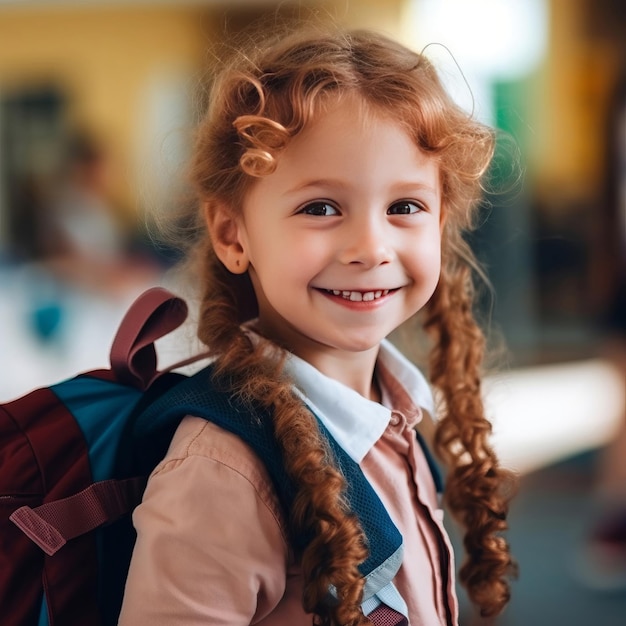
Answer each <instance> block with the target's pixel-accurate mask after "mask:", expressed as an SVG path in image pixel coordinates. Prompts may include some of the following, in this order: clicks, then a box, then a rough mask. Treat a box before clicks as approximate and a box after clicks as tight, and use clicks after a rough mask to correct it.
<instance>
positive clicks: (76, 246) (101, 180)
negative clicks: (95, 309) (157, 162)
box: [40, 132, 157, 293]
mask: <svg viewBox="0 0 626 626" xmlns="http://www.w3.org/2000/svg"><path fill="white" fill-rule="evenodd" d="M111 176H112V170H111V163H110V161H109V158H108V154H107V152H106V149H105V147H104V146H103V145H102V144H101V143H99V142H98V141H97V140H96V139H94V138H93V137H92V136H90V135H89V134H88V133H85V132H78V133H75V134H74V135H72V136H71V137H70V138H69V140H68V143H67V149H66V159H65V162H64V163H63V165H62V168H61V173H60V176H59V178H58V181H57V184H56V185H55V186H54V188H53V189H52V191H51V194H50V198H49V203H48V206H47V207H46V210H45V211H44V213H43V215H42V216H41V218H42V224H41V226H42V228H41V231H40V237H41V248H40V249H41V250H42V253H43V261H44V263H45V265H46V267H47V268H48V269H49V270H50V271H51V272H52V274H53V275H54V276H56V277H58V278H59V279H61V280H62V281H64V282H69V283H72V284H74V285H76V286H78V287H79V288H89V289H96V290H104V291H107V292H111V293H115V292H118V291H124V290H125V289H127V288H128V287H129V286H132V285H133V283H140V284H143V283H149V282H150V281H151V279H152V278H153V276H154V275H155V272H156V269H157V268H156V265H155V263H154V262H153V261H152V259H151V258H150V257H149V256H148V255H147V254H141V255H138V254H135V253H132V246H133V236H134V233H133V232H132V231H131V230H130V229H128V228H126V227H125V224H124V222H123V220H122V219H121V216H120V211H119V210H118V209H117V207H116V206H115V204H114V203H113V201H112V199H111V194H110V187H111Z"/></svg>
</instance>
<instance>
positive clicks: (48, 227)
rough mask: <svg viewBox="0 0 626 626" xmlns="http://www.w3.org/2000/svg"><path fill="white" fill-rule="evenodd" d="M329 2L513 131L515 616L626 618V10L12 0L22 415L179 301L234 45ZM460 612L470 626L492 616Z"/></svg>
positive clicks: (5, 23) (9, 110)
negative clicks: (188, 217)
mask: <svg viewBox="0 0 626 626" xmlns="http://www.w3.org/2000/svg"><path fill="white" fill-rule="evenodd" d="M311 10H313V11H319V12H321V13H330V14H331V15H333V16H334V17H335V18H336V19H338V20H339V21H341V22H344V23H346V24H348V25H350V26H354V27H371V28H376V29H378V30H382V31H384V32H386V33H388V34H389V35H391V36H393V37H395V38H398V39H400V40H402V41H403V42H404V43H405V44H407V45H408V46H410V47H413V48H414V49H416V50H422V49H424V48H425V47H426V46H428V47H427V48H426V54H427V55H428V56H429V57H430V58H431V59H433V61H434V62H435V64H436V65H437V66H438V67H439V69H440V71H441V74H442V77H443V78H444V80H445V82H446V84H447V85H448V87H449V89H450V90H451V92H452V93H453V94H454V96H455V98H457V99H458V101H459V103H460V104H461V105H462V106H464V107H466V108H468V109H469V110H473V111H474V112H475V113H476V114H477V115H478V116H479V117H480V118H481V119H483V120H484V121H486V122H488V123H490V124H492V125H494V126H496V127H498V128H499V129H501V130H502V131H503V136H508V137H510V138H512V139H513V142H510V141H508V142H507V141H503V142H501V144H500V148H499V150H498V156H497V159H496V166H495V168H494V176H495V177H496V179H499V180H500V182H503V183H504V184H503V185H502V186H501V189H506V190H508V191H506V192H500V193H496V194H492V196H490V197H486V199H485V200H486V203H485V210H484V215H483V218H482V223H481V227H480V228H479V230H478V231H477V233H476V234H475V235H474V236H473V244H474V246H475V248H476V251H477V253H478V256H479V258H480V259H481V261H482V262H483V264H484V266H485V268H486V270H487V272H488V274H489V277H490V279H491V281H492V283H493V287H494V293H495V296H494V297H493V298H489V297H487V298H486V299H485V303H484V305H483V309H484V310H483V313H484V315H485V317H486V318H487V319H488V320H489V321H490V323H491V326H492V328H493V329H494V331H493V336H494V337H496V338H497V337H500V336H501V338H502V339H503V340H504V342H505V344H506V346H507V352H506V358H505V359H504V361H503V362H502V359H501V362H500V367H499V369H498V370H497V371H496V372H495V373H494V374H492V375H490V376H489V377H488V379H487V381H486V384H485V400H486V403H487V407H488V410H489V414H490V416H491V417H492V419H493V422H494V445H495V446H496V448H497V449H498V451H499V453H500V454H501V456H502V459H503V462H504V464H506V465H507V466H509V467H511V468H513V469H515V470H517V471H518V472H519V473H520V475H521V485H520V493H519V496H518V498H517V500H516V501H515V504H514V506H513V510H512V512H511V527H512V530H511V532H510V535H509V539H510V542H511V544H512V548H513V551H514V553H515V555H516V556H517V558H518V560H519V563H520V569H521V574H520V577H519V580H518V581H517V582H516V583H515V584H514V588H513V600H512V602H511V605H510V607H509V608H508V609H507V611H506V612H505V614H504V615H503V616H502V617H500V618H499V619H498V620H497V621H496V622H495V623H497V624H499V625H501V626H522V625H523V626H528V624H533V625H535V626H543V625H546V626H548V625H549V626H554V625H560V624H568V625H569V626H577V625H583V624H584V625H587V624H589V623H595V624H598V625H599V626H612V625H617V624H620V625H621V624H624V623H626V513H625V511H626V409H625V407H626V391H625V387H626V305H625V292H626V55H625V53H626V4H624V3H623V2H622V1H621V0H472V1H469V2H468V1H466V0H325V1H322V0H319V1H315V0H308V1H306V0H300V1H298V2H296V1H293V2H290V1H288V0H283V1H282V2H280V3H279V2H273V1H272V0H257V1H254V0H247V1H246V0H230V1H228V2H227V1H226V0H224V1H220V0H169V1H168V0H145V1H141V0H82V1H80V2H78V1H76V2H70V1H62V0H59V1H56V0H45V1H44V0H41V1H36V0H13V1H11V0H0V357H1V360H0V363H1V364H0V401H5V400H8V399H10V398H12V397H16V396H18V395H20V394H22V393H24V392H25V391H27V390H29V389H31V388H33V387H35V386H38V385H44V384H50V383H52V382H55V381H57V380H59V379H61V378H63V377H66V376H69V375H72V374H74V373H76V372H77V371H80V370H84V369H92V368H94V367H99V366H102V365H106V364H107V361H108V349H109V346H110V342H111V338H112V336H113V333H114V331H115V328H116V326H117V324H118V322H119V320H120V319H121V316H122V314H123V312H124V309H125V307H126V306H127V305H128V304H129V303H130V302H131V301H132V300H133V299H134V297H135V296H136V295H137V294H138V293H139V292H140V291H142V290H143V289H144V288H146V287H148V286H152V285H155V284H169V285H170V286H172V285H173V286H174V288H175V287H176V283H175V279H174V278H172V277H171V273H170V269H171V268H172V267H173V266H174V264H175V262H176V260H177V256H176V253H175V252H174V251H173V250H171V249H170V248H169V247H168V246H167V245H165V244H164V243H159V242H158V241H156V240H155V239H154V238H152V237H151V236H150V231H151V225H152V224H153V223H154V222H155V221H156V220H158V219H159V218H160V217H167V216H168V215H170V214H171V213H172V212H174V211H176V210H177V209H178V208H179V207H180V205H181V203H184V202H186V201H187V200H186V198H185V194H186V191H187V189H186V187H185V184H184V165H185V162H186V159H187V157H188V155H189V149H190V141H191V139H192V136H193V128H194V124H195V122H196V121H197V119H198V116H199V115H200V113H201V102H202V93H203V92H202V87H203V85H204V83H205V80H206V78H207V76H209V75H210V72H211V67H212V64H213V63H214V60H215V59H214V56H213V54H214V52H213V51H214V49H215V44H216V43H218V42H220V41H228V39H229V37H230V36H232V34H233V33H236V32H237V31H239V30H240V29H242V28H244V27H246V25H248V24H249V23H250V22H252V21H255V20H257V19H258V18H259V17H262V16H264V15H275V14H277V13H278V14H279V15H281V16H282V17H283V18H285V19H289V18H290V17H293V16H295V17H297V16H298V15H300V14H302V13H303V12H305V11H311ZM512 145H515V146H516V148H515V149H512V148H511V146H512ZM509 183H510V184H509ZM495 343H497V341H496V340H494V344H495ZM169 349H170V350H171V351H172V352H174V353H175V352H176V351H177V347H176V346H170V347H169ZM167 350H168V348H167V347H166V348H165V349H164V351H165V354H166V356H167ZM461 600H462V605H463V606H462V621H461V624H462V625H463V626H465V625H467V624H483V623H486V622H483V621H481V620H480V619H478V618H477V617H476V616H474V615H473V614H472V611H471V610H470V608H469V607H468V606H467V603H466V602H465V600H464V598H463V596H462V597H461Z"/></svg>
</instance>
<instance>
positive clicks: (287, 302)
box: [237, 99, 441, 364]
mask: <svg viewBox="0 0 626 626" xmlns="http://www.w3.org/2000/svg"><path fill="white" fill-rule="evenodd" d="M357 104H358V103H356V102H355V101H354V100H351V99H345V100H343V101H341V102H340V103H339V104H338V105H337V106H336V107H335V108H332V109H330V110H329V111H328V112H327V113H326V114H324V115H321V116H320V117H319V118H318V119H317V120H316V121H315V122H313V123H311V124H310V126H309V127H308V128H306V129H305V130H304V131H303V132H302V133H301V134H300V135H298V136H297V137H295V138H294V139H293V140H291V142H290V143H289V144H288V146H287V148H286V149H285V150H284V151H283V152H282V153H281V155H280V156H279V157H278V161H277V168H276V170H275V171H274V172H273V173H272V174H270V175H268V176H265V177H263V178H260V179H259V180H258V181H256V182H255V183H254V184H253V186H252V188H251V189H250V191H249V192H248V194H247V195H246V197H245V199H244V203H243V211H242V214H241V217H240V218H239V219H238V221H237V238H238V243H239V244H240V246H241V248H242V249H243V252H244V255H245V258H246V260H247V261H248V262H249V264H250V265H249V272H250V276H251V279H252V283H253V285H254V290H255V293H256V297H257V300H258V305H259V324H260V327H261V330H262V331H263V332H264V333H265V334H267V335H268V336H270V337H272V338H274V339H275V340H277V341H278V342H279V343H280V344H282V345H284V346H286V347H287V348H289V349H290V350H291V351H293V352H294V353H295V354H297V355H298V356H300V357H302V358H304V359H306V360H308V361H309V362H312V363H314V364H315V362H316V360H318V359H319V358H321V357H323V356H324V354H328V353H329V352H333V353H335V354H336V355H338V352H337V351H339V352H344V353H345V352H349V353H358V352H361V351H367V350H372V349H377V348H378V345H379V343H380V341H381V340H382V339H383V338H384V337H386V336H387V335H388V334H389V333H390V332H391V331H392V330H394V329H395V328H397V327H398V326H399V325H400V324H401V323H402V322H404V321H405V320H407V319H408V318H409V317H411V316H412V315H413V314H414V313H416V312H417V311H419V310H420V309H421V308H422V307H423V306H424V304H425V303H426V302H427V301H428V300H429V298H430V297H431V295H432V293H433V291H434V289H435V287H436V285H437V281H438V279H439V272H440V254H441V190H440V182H439V168H438V165H437V163H436V162H435V161H434V160H433V159H432V158H430V157H428V156H426V154H424V153H422V152H421V151H420V150H419V149H418V148H417V147H416V146H415V144H414V143H413V142H412V141H411V139H410V137H409V135H408V134H407V133H406V132H405V131H404V130H403V128H402V127H401V126H400V125H398V124H396V123H394V122H393V121H391V120H390V119H388V118H386V117H383V116H379V115H377V114H373V115H372V116H370V117H369V118H368V123H364V122H363V116H362V115H360V114H359V107H358V106H356V105H357Z"/></svg>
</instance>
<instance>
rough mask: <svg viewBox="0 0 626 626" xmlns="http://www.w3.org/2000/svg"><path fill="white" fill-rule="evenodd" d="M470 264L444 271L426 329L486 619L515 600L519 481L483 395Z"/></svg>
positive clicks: (471, 571) (471, 588) (440, 448)
mask: <svg viewBox="0 0 626 626" xmlns="http://www.w3.org/2000/svg"><path fill="white" fill-rule="evenodd" d="M472 301H473V287H472V281H471V269H470V267H469V266H458V267H454V268H453V269H452V270H449V269H448V270H444V272H443V273H442V276H441V280H440V283H439V285H438V287H437V290H436V291H435V294H434V295H433V298H432V299H431V302H430V304H429V310H428V318H427V320H426V329H427V330H428V332H429V333H430V334H431V335H432V336H434V340H435V341H434V348H433V349H432V352H431V358H430V372H431V379H432V382H433V384H434V385H435V386H436V387H437V388H438V389H439V390H440V391H441V393H442V395H443V405H444V406H443V407H442V414H441V421H440V422H439V425H438V428H437V431H436V433H435V448H436V451H437V453H438V454H439V455H440V456H441V458H442V459H443V460H444V461H445V462H446V464H447V466H448V468H449V474H448V477H447V479H446V493H445V498H446V503H447V505H448V507H449V509H450V511H451V512H452V514H453V515H454V516H455V518H456V519H457V520H458V521H459V522H460V523H461V524H462V525H463V526H464V528H465V532H466V534H465V537H464V546H465V549H466V553H467V558H466V560H465V563H464V564H463V566H462V567H461V569H460V572H459V578H460V581H461V582H462V583H463V584H464V586H465V587H466V588H467V592H468V595H469V597H470V599H471V600H472V601H473V602H474V603H475V604H476V605H477V606H478V607H479V608H480V612H481V615H482V616H483V617H489V616H494V615H497V614H498V613H499V612H500V611H501V610H502V608H503V607H504V606H505V605H506V603H507V602H508V601H509V598H510V587H509V583H508V580H507V577H508V576H510V575H512V574H514V572H515V566H514V564H513V561H512V559H511V556H510V554H509V549H508V545H507V543H506V541H505V540H504V539H503V538H502V537H501V535H500V533H502V532H503V531H504V530H506V528H507V523H506V516H507V512H508V502H509V499H510V497H511V495H512V493H511V492H512V488H511V487H512V484H513V475H512V474H511V473H510V472H509V471H507V470H505V469H502V468H501V467H500V466H499V464H498V461H497V458H496V455H495V453H494V451H493V450H492V448H491V447H490V445H489V442H488V437H489V436H490V434H491V424H490V422H489V421H488V420H487V419H486V417H485V412H484V407H483V402H482V397H481V385H480V379H481V373H482V372H481V365H482V360H483V354H484V343H485V342H484V337H483V334H482V332H481V330H480V328H479V327H478V325H477V323H476V321H475V320H474V316H473V312H472Z"/></svg>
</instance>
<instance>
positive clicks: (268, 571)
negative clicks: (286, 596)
mask: <svg viewBox="0 0 626 626" xmlns="http://www.w3.org/2000/svg"><path fill="white" fill-rule="evenodd" d="M242 445H243V444H242ZM248 457H254V455H253V454H252V452H251V451H249V452H248ZM247 462H248V463H249V462H250V460H249V459H248V461H247ZM257 464H259V465H260V463H259V462H258V461H257ZM233 465H235V466H234V467H233V466H231V465H229V464H226V463H224V462H223V460H222V459H219V460H218V459H216V458H208V457H207V456H203V455H190V456H187V457H185V458H182V459H180V458H179V459H174V460H171V461H169V462H167V463H166V464H165V465H164V466H163V467H162V468H161V469H160V470H159V471H158V472H157V473H155V474H154V475H153V476H152V477H151V479H150V481H149V483H148V487H147V489H146V493H145V495H144V501H143V503H142V504H141V505H140V506H139V507H138V508H137V509H136V510H135V513H134V516H133V521H134V523H135V527H136V529H137V533H138V536H137V543H136V546H135V551H134V553H133V558H132V563H131V566H130V571H129V575H128V581H127V585H126V594H125V597H124V604H123V607H122V613H121V616H120V621H119V624H121V625H123V626H136V625H137V624H149V625H150V626H161V625H165V624H167V625H168V626H171V625H173V624H176V625H177V626H192V625H194V626H195V625H198V626H199V625H200V624H202V625H203V626H208V625H211V626H212V625H218V624H220V625H221V624H224V625H228V626H237V625H241V626H243V625H248V624H253V623H256V622H257V621H258V620H260V619H262V618H263V617H265V616H266V615H267V614H268V613H270V612H271V611H272V610H273V608H274V607H275V606H276V605H277V604H278V602H279V601H280V599H281V597H282V595H283V593H284V591H285V580H286V567H287V558H288V549H287V545H286V543H285V540H284V537H283V534H282V531H281V528H280V525H279V523H278V521H277V519H276V515H275V511H273V510H272V506H271V504H270V505H268V503H267V498H266V494H264V493H263V490H264V489H268V487H267V485H266V484H264V483H259V481H258V480H257V479H258V476H255V473H254V472H251V473H250V474H249V475H246V473H242V467H244V468H245V464H244V466H242V467H238V466H237V464H233Z"/></svg>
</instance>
